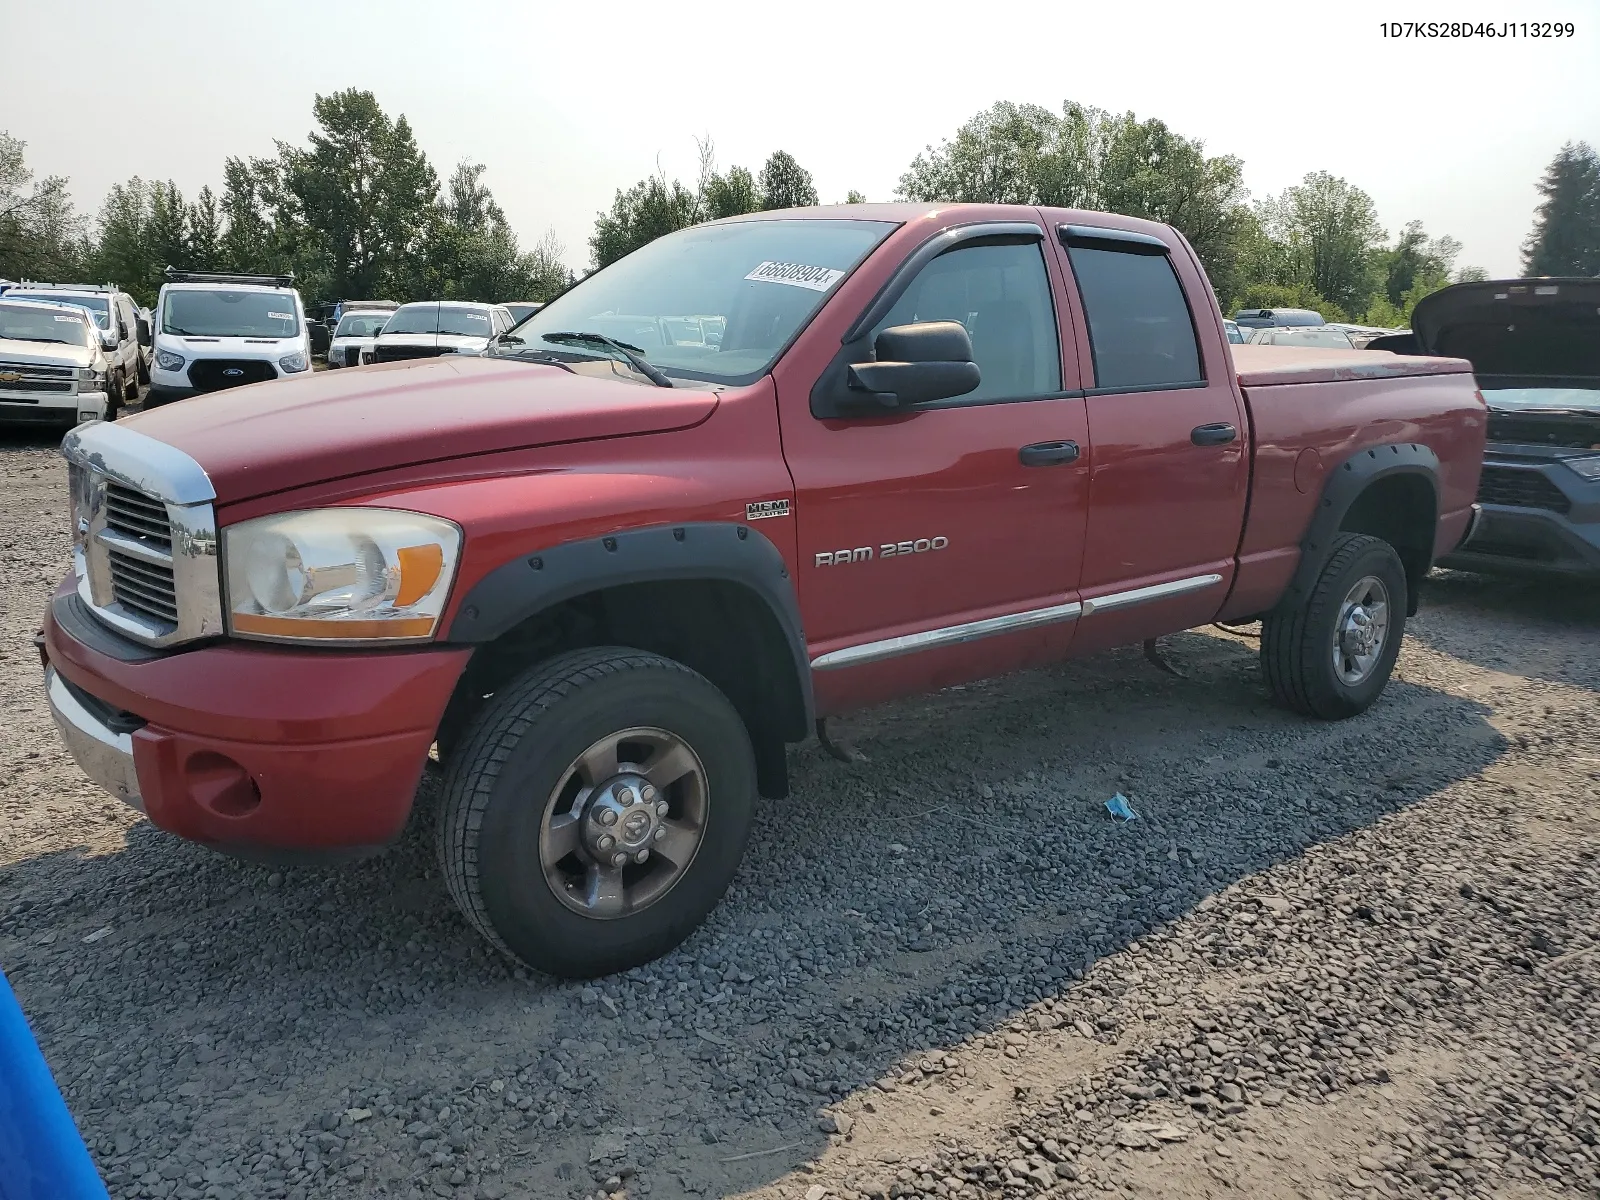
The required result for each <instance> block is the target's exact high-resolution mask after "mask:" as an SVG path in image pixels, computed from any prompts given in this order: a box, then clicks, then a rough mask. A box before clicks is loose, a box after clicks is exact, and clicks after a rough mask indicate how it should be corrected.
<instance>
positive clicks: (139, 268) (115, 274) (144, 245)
mask: <svg viewBox="0 0 1600 1200" xmlns="http://www.w3.org/2000/svg"><path fill="white" fill-rule="evenodd" d="M150 187H151V185H149V184H147V183H145V181H144V180H143V179H140V178H139V177H138V176H137V175H135V176H134V177H133V178H132V179H129V180H128V181H127V182H125V183H114V184H112V185H111V190H110V191H109V192H107V193H106V198H105V202H104V203H103V204H101V206H100V222H99V234H100V241H99V245H98V247H97V248H96V253H95V274H96V275H97V276H99V277H101V278H103V279H113V280H116V281H117V282H118V283H120V284H121V285H122V286H123V287H125V288H127V289H128V291H130V292H131V293H133V295H134V296H135V297H136V298H137V299H138V301H139V303H141V304H150V303H151V302H152V301H153V300H154V299H155V296H154V294H153V293H151V291H150V290H149V286H148V285H149V282H150V281H151V279H152V278H155V277H156V276H157V275H158V273H159V271H160V269H161V268H160V264H158V263H156V262H155V260H154V255H153V254H152V252H151V247H150ZM156 287H157V289H158V290H159V288H160V283H159V282H157V283H156Z"/></svg>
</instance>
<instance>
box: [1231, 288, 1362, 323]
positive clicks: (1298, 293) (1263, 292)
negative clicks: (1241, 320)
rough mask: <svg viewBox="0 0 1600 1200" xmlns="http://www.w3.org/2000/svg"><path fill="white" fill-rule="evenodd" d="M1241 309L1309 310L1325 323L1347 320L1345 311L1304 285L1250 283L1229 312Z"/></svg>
mask: <svg viewBox="0 0 1600 1200" xmlns="http://www.w3.org/2000/svg"><path fill="white" fill-rule="evenodd" d="M1241 308H1309V309H1310V310H1311V311H1312V312H1318V313H1321V314H1322V319H1323V320H1325V321H1344V320H1348V317H1347V316H1346V314H1345V311H1344V310H1343V309H1342V308H1340V307H1339V306H1338V305H1337V304H1335V303H1333V302H1332V301H1330V300H1329V299H1327V297H1325V296H1322V295H1319V294H1318V292H1317V291H1316V289H1315V288H1313V287H1311V286H1310V285H1308V284H1304V283H1250V284H1246V285H1245V287H1244V290H1243V291H1242V292H1240V293H1239V296H1238V298H1237V302H1236V303H1233V304H1230V305H1228V310H1229V311H1230V312H1234V311H1237V310H1238V309H1241Z"/></svg>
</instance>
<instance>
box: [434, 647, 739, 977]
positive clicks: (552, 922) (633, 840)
mask: <svg viewBox="0 0 1600 1200" xmlns="http://www.w3.org/2000/svg"><path fill="white" fill-rule="evenodd" d="M444 792H445V794H444V807H443V811H442V813H441V815H440V821H439V851H440V859H441V863H442V865H443V868H444V873H445V878H446V880H447V882H448V884H449V887H450V894H451V896H452V897H453V898H454V899H455V901H456V903H457V905H458V906H459V907H460V908H461V911H462V912H463V913H464V914H465V915H466V917H467V919H468V920H469V921H471V922H472V924H473V925H474V926H475V927H476V928H477V929H478V931H479V932H480V933H482V934H483V935H484V937H486V938H487V939H488V940H489V941H490V942H491V943H493V944H494V945H495V946H497V947H498V948H499V949H500V950H502V951H503V952H504V953H506V954H507V955H509V956H510V957H512V958H514V959H516V960H517V961H519V962H521V963H524V964H526V965H528V966H530V967H533V968H535V969H537V970H540V971H545V972H548V973H549V974H552V975H561V976H569V977H578V978H586V977H591V976H595V975H605V974H610V973H611V972H614V971H621V970H625V969H627V968H628V967H633V966H637V965H639V964H640V963H645V962H649V961H650V960H651V959H654V958H657V957H659V956H660V955H662V954H665V953H666V952H667V951H669V950H671V949H672V948H673V947H674V946H676V945H678V943H679V942H681V941H683V939H684V938H686V937H687V936H688V935H689V934H690V933H691V932H692V931H693V930H694V929H695V927H696V926H698V925H699V924H700V922H701V921H702V920H703V919H704V918H705V916H706V915H707V914H708V913H709V912H710V911H711V910H712V909H713V908H714V907H716V904H717V902H718V901H719V900H720V899H721V898H722V894H723V892H725V891H726V890H727V887H728V884H729V883H730V882H731V881H732V879H733V876H734V872H735V871H736V870H737V869H738V865H739V860H740V858H741V857H742V856H743V854H744V847H745V842H746V840H747V839H748V837H749V832H750V822H751V818H752V815H753V812H754V799H755V792H756V775H755V756H754V753H753V752H752V750H751V746H750V739H749V736H748V734H747V733H746V731H745V727H744V722H743V721H742V720H741V719H740V717H739V714H738V713H737V712H736V711H735V710H734V708H733V706H732V704H730V703H729V702H728V699H727V698H726V697H725V696H724V695H723V694H722V693H721V692H720V691H718V690H717V689H716V688H715V687H714V686H713V685H712V684H711V683H710V682H709V681H708V680H706V679H705V678H704V677H703V676H701V675H699V674H698V673H696V672H694V671H692V670H690V669H689V668H688V667H686V666H684V665H683V664H681V663H677V662H673V661H672V660H670V659H666V658H662V657H660V656H658V655H654V654H647V653H644V652H642V651H638V650H629V649H624V648H620V647H603V648H598V649H590V650H578V651H572V652H569V653H566V654H562V655H558V656H557V657H555V658H553V659H550V660H549V661H548V662H545V663H541V664H540V665H538V666H536V667H533V668H532V669H530V670H529V671H527V672H526V673H525V674H523V675H522V676H521V677H520V678H519V679H518V680H516V681H515V682H514V683H513V684H511V685H510V686H508V687H506V688H503V689H501V690H500V691H498V692H497V693H496V694H495V696H494V697H493V698H492V699H491V700H490V701H489V702H488V703H487V704H485V705H484V706H483V708H482V709H481V710H480V711H479V712H477V713H476V714H475V715H474V717H473V719H472V721H471V723H470V725H469V726H468V727H467V728H466V730H465V731H464V737H463V738H462V741H461V742H460V744H459V746H458V748H456V750H455V752H454V753H453V754H451V755H450V756H449V761H448V767H447V773H446V779H445V789H444Z"/></svg>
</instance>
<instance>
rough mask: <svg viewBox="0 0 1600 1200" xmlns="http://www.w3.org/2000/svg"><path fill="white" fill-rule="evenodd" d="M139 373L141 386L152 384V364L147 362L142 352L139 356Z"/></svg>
mask: <svg viewBox="0 0 1600 1200" xmlns="http://www.w3.org/2000/svg"><path fill="white" fill-rule="evenodd" d="M138 375H139V386H140V387H149V386H150V364H149V363H147V362H145V360H144V355H142V354H141V355H140V356H139V370H138Z"/></svg>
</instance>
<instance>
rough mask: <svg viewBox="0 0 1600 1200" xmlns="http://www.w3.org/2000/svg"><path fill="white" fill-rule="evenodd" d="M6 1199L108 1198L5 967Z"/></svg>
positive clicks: (0, 1195) (0, 1196) (2, 1175)
mask: <svg viewBox="0 0 1600 1200" xmlns="http://www.w3.org/2000/svg"><path fill="white" fill-rule="evenodd" d="M0 1200H108V1198H107V1195H106V1188H105V1184H103V1183H101V1182H100V1176H99V1173H98V1172H96V1171H95V1169H94V1163H93V1162H91V1161H90V1159H89V1151H88V1150H87V1149H86V1148H85V1146H84V1144H83V1138H82V1137H80V1136H79V1134H78V1127H77V1125H75V1124H74V1123H73V1120H72V1114H71V1113H70V1112H68V1111H67V1105H66V1101H64V1100H63V1099H62V1098H61V1092H60V1090H59V1089H58V1088H57V1087H56V1081H55V1079H54V1077H53V1076H51V1074H50V1068H49V1066H48V1065H46V1063H45V1061H44V1055H43V1054H41V1053H40V1052H39V1043H38V1042H36V1041H34V1040H33V1031H32V1030H31V1029H29V1028H28V1020H27V1018H26V1017H24V1016H23V1015H22V1008H21V1007H20V1006H19V1005H18V1004H17V998H16V996H15V995H13V994H12V991H11V985H10V983H8V982H7V981H6V977H5V974H4V972H0Z"/></svg>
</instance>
